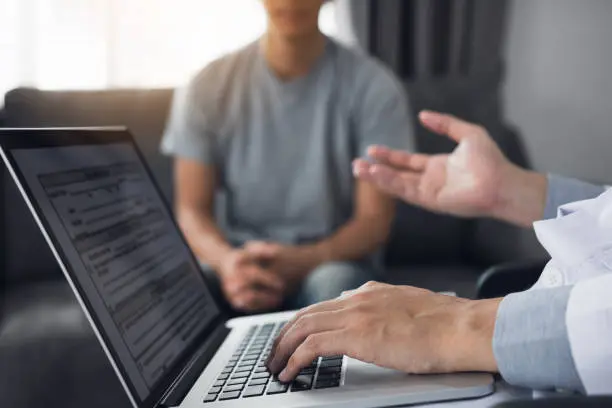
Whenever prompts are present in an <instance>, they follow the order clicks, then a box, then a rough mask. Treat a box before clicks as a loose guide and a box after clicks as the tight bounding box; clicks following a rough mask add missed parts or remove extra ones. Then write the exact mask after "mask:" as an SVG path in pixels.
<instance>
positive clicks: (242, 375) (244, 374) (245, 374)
mask: <svg viewBox="0 0 612 408" xmlns="http://www.w3.org/2000/svg"><path fill="white" fill-rule="evenodd" d="M249 375H251V372H250V371H243V372H239V373H234V374H233V375H232V380H235V379H236V378H247V377H248V376H249Z"/></svg>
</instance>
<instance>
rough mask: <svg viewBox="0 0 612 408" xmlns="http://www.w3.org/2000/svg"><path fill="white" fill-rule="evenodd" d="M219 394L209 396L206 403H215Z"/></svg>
mask: <svg viewBox="0 0 612 408" xmlns="http://www.w3.org/2000/svg"><path fill="white" fill-rule="evenodd" d="M217 395H218V394H208V395H207V396H206V398H204V402H214V401H216V400H217Z"/></svg>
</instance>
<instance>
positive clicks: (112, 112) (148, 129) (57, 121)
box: [4, 88, 173, 199]
mask: <svg viewBox="0 0 612 408" xmlns="http://www.w3.org/2000/svg"><path fill="white" fill-rule="evenodd" d="M172 93H173V92H172V91H171V90H164V89H161V90H117V91H92V92H86V91H73V92H49V91H39V90H36V89H24V88H21V89H16V90H13V91H10V92H9V93H7V94H6V97H5V108H4V109H5V111H6V119H5V126H6V127H71V126H77V127H78V126H127V127H128V128H129V129H130V131H131V132H132V134H133V135H134V137H135V138H136V142H137V143H138V145H139V147H140V148H141V149H142V151H143V153H144V155H145V157H146V159H147V161H148V163H149V165H150V166H151V169H152V170H153V173H154V175H155V177H156V178H157V181H158V183H159V184H160V186H161V187H162V190H163V191H164V194H165V195H166V197H167V198H168V199H171V198H172V195H171V193H172V175H171V174H172V173H171V160H169V159H168V158H166V157H164V156H162V155H161V154H159V144H160V141H161V137H162V134H163V131H164V127H165V124H166V119H167V117H168V114H169V111H170V104H171V100H172Z"/></svg>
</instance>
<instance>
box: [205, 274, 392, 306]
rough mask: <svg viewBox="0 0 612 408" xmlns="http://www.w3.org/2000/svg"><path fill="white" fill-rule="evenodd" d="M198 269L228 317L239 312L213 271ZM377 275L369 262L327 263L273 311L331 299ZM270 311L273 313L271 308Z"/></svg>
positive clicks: (375, 278)
mask: <svg viewBox="0 0 612 408" xmlns="http://www.w3.org/2000/svg"><path fill="white" fill-rule="evenodd" d="M202 272H203V274H204V276H205V278H206V280H207V282H208V284H209V288H210V290H211V292H212V294H213V296H214V297H215V298H216V299H217V301H218V302H219V303H220V304H221V306H222V307H223V308H224V309H226V311H227V312H228V313H229V314H230V315H231V316H237V315H241V313H239V312H236V311H235V310H234V309H233V308H232V307H231V305H230V304H229V302H228V301H227V300H226V299H225V296H224V295H223V290H222V288H221V282H220V281H219V278H218V276H217V274H216V273H215V272H214V271H213V270H212V269H210V268H209V267H207V266H206V265H203V266H202ZM379 278H380V275H379V274H378V273H377V270H376V268H374V267H373V266H372V264H371V263H369V262H331V263H327V264H324V265H321V266H319V267H318V268H316V269H315V270H313V271H312V272H311V273H310V274H309V275H308V276H307V277H306V279H305V280H304V281H303V282H302V284H301V285H300V287H299V288H298V290H297V291H296V292H294V293H293V294H291V295H289V296H287V298H286V299H285V301H284V302H283V305H282V307H281V308H280V309H279V310H277V311H283V310H297V309H301V308H304V307H306V306H309V305H312V304H315V303H319V302H324V301H326V300H330V299H334V298H336V297H338V296H340V295H341V294H342V292H345V291H348V290H353V289H357V288H358V287H360V286H361V285H363V284H365V283H367V282H369V281H371V280H378V279H379ZM271 312H274V310H272V311H271Z"/></svg>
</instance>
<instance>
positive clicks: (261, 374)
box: [253, 371, 270, 380]
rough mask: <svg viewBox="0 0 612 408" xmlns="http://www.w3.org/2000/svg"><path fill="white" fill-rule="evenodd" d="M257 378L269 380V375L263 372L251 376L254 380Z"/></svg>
mask: <svg viewBox="0 0 612 408" xmlns="http://www.w3.org/2000/svg"><path fill="white" fill-rule="evenodd" d="M258 378H270V373H269V372H267V371H265V372H263V373H257V374H254V375H253V379H254V380H256V379H258Z"/></svg>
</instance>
